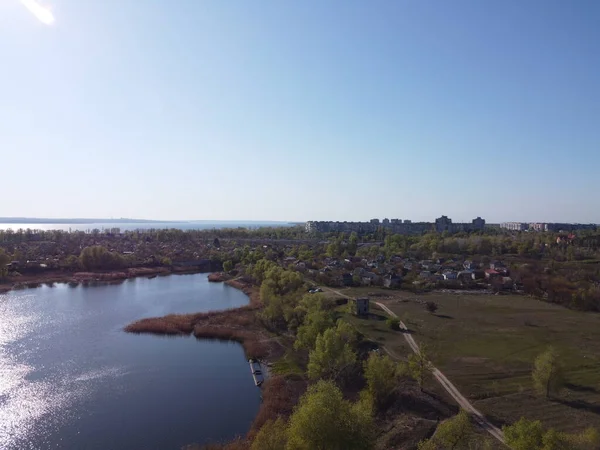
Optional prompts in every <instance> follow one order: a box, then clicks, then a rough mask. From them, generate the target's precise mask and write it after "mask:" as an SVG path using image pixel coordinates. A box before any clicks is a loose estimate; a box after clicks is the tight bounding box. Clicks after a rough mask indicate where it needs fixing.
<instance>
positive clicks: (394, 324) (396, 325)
mask: <svg viewBox="0 0 600 450" xmlns="http://www.w3.org/2000/svg"><path fill="white" fill-rule="evenodd" d="M385 323H386V324H387V326H388V327H390V328H391V329H392V330H395V331H399V330H400V319H398V318H397V317H388V318H387V319H386V321H385Z"/></svg>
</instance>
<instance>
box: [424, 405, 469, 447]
mask: <svg viewBox="0 0 600 450" xmlns="http://www.w3.org/2000/svg"><path fill="white" fill-rule="evenodd" d="M473 440H474V433H473V424H472V423H471V419H470V417H469V414H468V413H467V412H466V411H465V410H461V411H460V412H459V413H458V414H457V415H456V416H454V417H452V418H451V419H448V420H446V421H444V422H443V423H441V424H440V425H439V426H438V427H437V429H436V430H435V434H434V435H433V437H432V438H431V439H428V440H425V441H421V442H420V443H419V450H437V449H450V450H452V449H459V448H467V446H469V445H470V443H471V442H472V441H473Z"/></svg>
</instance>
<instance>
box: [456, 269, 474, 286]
mask: <svg viewBox="0 0 600 450" xmlns="http://www.w3.org/2000/svg"><path fill="white" fill-rule="evenodd" d="M456 279H457V280H459V281H462V282H463V283H468V282H470V281H473V280H474V279H475V274H474V273H473V271H472V270H461V271H460V272H458V273H457V274H456Z"/></svg>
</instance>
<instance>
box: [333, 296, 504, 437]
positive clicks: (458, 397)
mask: <svg viewBox="0 0 600 450" xmlns="http://www.w3.org/2000/svg"><path fill="white" fill-rule="evenodd" d="M323 289H326V290H328V291H330V292H333V293H334V294H337V295H341V296H342V297H346V298H352V297H349V296H348V295H344V294H342V293H341V292H340V291H336V290H334V289H331V288H323ZM374 303H375V304H376V305H378V306H379V307H380V308H381V309H383V310H384V311H385V312H386V313H388V314H389V315H390V316H392V317H396V318H397V317H398V315H397V314H396V313H394V312H393V311H392V310H391V309H389V308H388V307H387V306H385V305H384V304H383V303H380V302H374ZM400 327H401V329H402V331H408V328H407V327H406V325H405V324H404V322H402V321H400ZM404 339H406V342H408V345H409V346H410V348H411V349H412V351H413V352H415V353H419V345H418V344H417V342H416V341H415V339H414V338H413V337H412V335H411V334H409V333H404ZM386 351H387V352H388V353H389V354H390V355H391V356H394V355H393V354H392V353H390V351H388V350H387V349H386ZM431 371H432V374H433V376H434V377H435V379H436V380H437V381H438V382H439V383H440V384H441V385H442V387H443V388H444V389H446V391H447V392H448V394H450V395H451V396H452V398H453V399H454V400H455V401H456V403H458V404H459V406H460V407H461V408H462V409H464V410H465V411H467V412H468V413H470V414H471V415H472V417H473V418H474V420H475V421H476V422H477V424H478V425H479V426H480V427H481V428H483V429H484V430H486V431H487V432H488V433H490V434H491V435H492V436H493V437H494V438H496V439H497V440H498V441H500V442H502V443H503V444H504V434H503V433H502V430H500V429H499V428H498V427H496V426H494V425H493V424H492V423H491V422H490V421H489V420H487V419H486V418H485V416H484V415H483V414H482V413H481V412H480V411H478V410H477V409H476V408H475V407H474V406H473V405H472V404H471V402H469V400H467V398H466V397H465V396H464V395H462V394H461V393H460V392H459V390H458V389H457V388H456V386H454V385H453V384H452V383H451V382H450V380H448V378H446V375H444V374H443V373H442V372H440V370H439V369H437V368H436V367H434V366H433V365H432V366H431Z"/></svg>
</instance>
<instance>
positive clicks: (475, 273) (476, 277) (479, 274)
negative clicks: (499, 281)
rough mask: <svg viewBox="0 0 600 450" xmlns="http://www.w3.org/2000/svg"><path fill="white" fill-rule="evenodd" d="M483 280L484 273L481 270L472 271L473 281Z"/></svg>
mask: <svg viewBox="0 0 600 450" xmlns="http://www.w3.org/2000/svg"><path fill="white" fill-rule="evenodd" d="M483 278H485V271H483V270H481V269H475V270H474V271H473V279H474V280H481V279H483Z"/></svg>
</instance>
